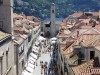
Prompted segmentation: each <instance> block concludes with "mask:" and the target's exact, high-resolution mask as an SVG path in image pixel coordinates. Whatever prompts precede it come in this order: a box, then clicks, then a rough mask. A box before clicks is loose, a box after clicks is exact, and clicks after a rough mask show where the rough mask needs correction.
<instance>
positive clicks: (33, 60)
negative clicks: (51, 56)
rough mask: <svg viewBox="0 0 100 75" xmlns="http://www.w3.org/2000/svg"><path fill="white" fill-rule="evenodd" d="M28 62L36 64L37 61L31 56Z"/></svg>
mask: <svg viewBox="0 0 100 75" xmlns="http://www.w3.org/2000/svg"><path fill="white" fill-rule="evenodd" d="M28 61H31V62H36V59H34V58H33V57H31V56H29V58H28Z"/></svg>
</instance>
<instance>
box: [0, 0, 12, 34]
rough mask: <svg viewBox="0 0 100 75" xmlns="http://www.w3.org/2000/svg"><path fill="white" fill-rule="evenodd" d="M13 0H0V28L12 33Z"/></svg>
mask: <svg viewBox="0 0 100 75" xmlns="http://www.w3.org/2000/svg"><path fill="white" fill-rule="evenodd" d="M12 27H13V0H0V30H3V31H5V32H7V33H9V34H12Z"/></svg>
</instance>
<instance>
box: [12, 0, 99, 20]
mask: <svg viewBox="0 0 100 75" xmlns="http://www.w3.org/2000/svg"><path fill="white" fill-rule="evenodd" d="M50 3H55V5H56V16H57V17H58V18H65V17H66V16H68V15H70V14H72V13H74V12H78V11H90V12H91V11H98V10H100V0H22V1H16V0H15V1H14V6H15V9H14V12H17V13H21V12H24V13H25V14H26V15H34V16H36V17H39V18H42V19H46V18H49V17H50Z"/></svg>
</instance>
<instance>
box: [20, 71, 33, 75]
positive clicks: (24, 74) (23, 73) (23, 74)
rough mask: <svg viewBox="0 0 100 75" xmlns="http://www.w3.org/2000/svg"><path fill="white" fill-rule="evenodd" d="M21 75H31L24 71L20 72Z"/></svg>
mask: <svg viewBox="0 0 100 75" xmlns="http://www.w3.org/2000/svg"><path fill="white" fill-rule="evenodd" d="M22 75H32V74H31V73H30V72H28V71H26V70H24V71H23V72H22Z"/></svg>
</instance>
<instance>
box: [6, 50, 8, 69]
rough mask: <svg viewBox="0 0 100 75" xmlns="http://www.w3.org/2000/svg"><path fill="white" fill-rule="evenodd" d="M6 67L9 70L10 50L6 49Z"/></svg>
mask: <svg viewBox="0 0 100 75" xmlns="http://www.w3.org/2000/svg"><path fill="white" fill-rule="evenodd" d="M6 68H7V70H8V51H6Z"/></svg>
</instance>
